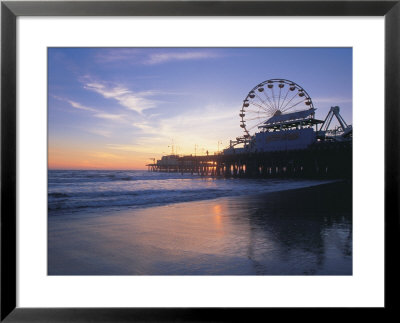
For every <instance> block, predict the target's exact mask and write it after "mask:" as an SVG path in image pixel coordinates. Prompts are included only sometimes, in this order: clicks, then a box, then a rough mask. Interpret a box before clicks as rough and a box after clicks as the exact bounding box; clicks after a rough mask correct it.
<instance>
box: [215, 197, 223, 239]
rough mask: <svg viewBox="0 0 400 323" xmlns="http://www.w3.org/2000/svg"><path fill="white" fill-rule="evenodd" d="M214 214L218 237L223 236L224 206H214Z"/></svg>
mask: <svg viewBox="0 0 400 323" xmlns="http://www.w3.org/2000/svg"><path fill="white" fill-rule="evenodd" d="M213 213H214V223H215V226H216V228H217V229H218V235H223V234H224V232H223V230H222V229H223V222H222V205H221V204H216V205H214V206H213Z"/></svg>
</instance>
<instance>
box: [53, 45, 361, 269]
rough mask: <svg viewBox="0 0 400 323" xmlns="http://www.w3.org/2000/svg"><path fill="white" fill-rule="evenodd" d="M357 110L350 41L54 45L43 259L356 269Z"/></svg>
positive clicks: (108, 265)
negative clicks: (336, 44) (301, 44)
mask: <svg viewBox="0 0 400 323" xmlns="http://www.w3.org/2000/svg"><path fill="white" fill-rule="evenodd" d="M352 119H353V49H352V47H48V48H47V134H48V136H47V140H48V143H47V144H48V146H47V208H48V214H47V274H48V275H53V276H69V275H74V276H77V275H86V276H88V275H102V276H112V275H142V276H143V275H148V276H154V275H158V276H171V275H179V276H184V275H192V276H193V275H204V276H213V275H219V276H221V275H225V276H228V275H229V276H235V275H237V276H239V275H240V276H243V275H248V276H259V275H264V276H268V275H274V276H290V275H292V276H310V275H313V276H318V275H322V276H327V275H340V276H346V275H347V276H351V275H353V183H352V181H353V159H352V158H353V147H352V137H353V136H352V135H353V127H352V123H353V122H352ZM357 125H359V123H357ZM357 125H356V128H357ZM357 138H358V137H357Z"/></svg>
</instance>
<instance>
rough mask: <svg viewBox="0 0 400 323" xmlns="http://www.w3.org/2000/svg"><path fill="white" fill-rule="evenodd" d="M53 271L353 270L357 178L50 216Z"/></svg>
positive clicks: (50, 271) (231, 272)
mask: <svg viewBox="0 0 400 323" xmlns="http://www.w3.org/2000/svg"><path fill="white" fill-rule="evenodd" d="M48 274H49V275H352V185H351V183H350V182H345V181H342V182H334V183H327V184H321V185H314V186H309V187H304V188H298V189H289V190H280V191H276V192H274V191H272V192H261V193H259V192H258V191H254V192H247V193H246V194H241V195H238V196H222V197H218V198H214V199H212V198H207V199H203V200H191V201H184V202H179V203H167V204H164V205H152V206H149V207H139V208H133V209H129V208H121V209H116V210H112V209H111V210H110V209H107V210H103V209H98V210H96V211H94V212H92V213H90V214H89V215H87V214H85V216H80V213H79V212H75V213H72V214H60V215H55V216H49V220H48Z"/></svg>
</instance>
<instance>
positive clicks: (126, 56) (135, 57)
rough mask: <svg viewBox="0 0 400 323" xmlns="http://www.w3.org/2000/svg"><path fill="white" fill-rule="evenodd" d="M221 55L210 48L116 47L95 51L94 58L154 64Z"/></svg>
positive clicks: (108, 61) (104, 61)
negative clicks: (154, 48)
mask: <svg viewBox="0 0 400 323" xmlns="http://www.w3.org/2000/svg"><path fill="white" fill-rule="evenodd" d="M218 57H221V55H220V54H217V53H216V52H215V51H212V50H198V49H197V50H185V51H183V50H179V49H177V50H175V51H173V52H171V51H170V50H168V51H162V50H158V51H157V52H154V51H153V52H151V53H149V52H148V51H144V50H142V49H140V48H117V49H109V50H107V51H101V52H99V53H97V55H96V56H95V59H96V61H97V62H99V63H118V62H123V63H124V64H127V63H128V64H139V65H141V64H145V65H154V64H162V63H166V62H171V61H182V60H199V59H208V58H218Z"/></svg>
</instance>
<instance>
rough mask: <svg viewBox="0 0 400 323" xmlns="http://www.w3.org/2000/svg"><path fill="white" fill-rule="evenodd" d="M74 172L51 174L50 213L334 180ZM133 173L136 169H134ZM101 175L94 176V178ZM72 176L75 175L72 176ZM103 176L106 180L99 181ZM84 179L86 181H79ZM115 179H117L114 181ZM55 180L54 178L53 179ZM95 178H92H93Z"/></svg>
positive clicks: (169, 201) (163, 202)
mask: <svg viewBox="0 0 400 323" xmlns="http://www.w3.org/2000/svg"><path fill="white" fill-rule="evenodd" d="M126 173H127V172H113V173H111V174H110V172H105V171H103V172H97V173H96V174H93V173H92V171H90V172H88V171H81V172H79V171H74V172H70V171H69V172H63V173H62V174H61V175H62V176H60V173H57V174H55V176H54V174H51V173H49V192H48V211H49V215H58V214H63V213H75V212H82V211H85V212H88V211H95V210H97V209H103V210H104V209H106V208H108V209H112V210H115V209H126V208H138V207H151V206H159V205H167V204H172V203H181V202H191V201H200V200H209V199H215V198H220V197H229V196H241V195H246V194H257V193H266V192H276V191H282V190H289V189H295V188H302V187H308V186H314V185H319V184H323V183H327V182H331V181H316V180H271V179H269V180H268V179H255V180H250V179H210V178H208V179H204V178H201V177H197V176H190V175H189V176H185V175H184V176H180V174H168V173H167V174H165V173H161V174H160V173H158V174H156V175H155V176H152V175H150V177H151V179H150V180H149V179H147V180H146V179H144V178H145V177H146V176H149V175H147V174H143V172H142V173H140V172H137V173H136V174H135V173H133V174H132V176H131V177H133V179H131V180H124V179H121V178H125V179H127V178H128V176H126V175H127V174H126ZM131 173H132V172H131ZM93 175H97V176H94V177H90V176H93ZM70 176H72V177H73V178H71V177H70ZM99 177H100V178H102V181H99ZM77 178H81V179H82V178H84V179H85V181H81V182H79V181H77ZM111 178H114V180H111ZM50 179H51V181H50ZM90 179H91V180H90Z"/></svg>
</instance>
